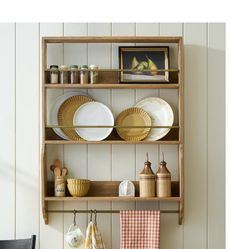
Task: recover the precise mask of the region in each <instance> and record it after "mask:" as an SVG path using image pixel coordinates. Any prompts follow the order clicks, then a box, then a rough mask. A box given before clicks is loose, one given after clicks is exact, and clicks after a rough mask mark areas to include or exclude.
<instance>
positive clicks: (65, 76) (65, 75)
mask: <svg viewBox="0 0 235 249" xmlns="http://www.w3.org/2000/svg"><path fill="white" fill-rule="evenodd" d="M59 70H60V84H67V83H69V71H68V67H67V66H66V65H61V66H60V67H59Z"/></svg>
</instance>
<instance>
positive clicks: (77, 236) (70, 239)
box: [65, 224, 85, 248]
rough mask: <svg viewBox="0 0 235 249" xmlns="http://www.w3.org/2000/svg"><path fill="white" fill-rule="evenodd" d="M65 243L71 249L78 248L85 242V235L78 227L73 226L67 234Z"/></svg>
mask: <svg viewBox="0 0 235 249" xmlns="http://www.w3.org/2000/svg"><path fill="white" fill-rule="evenodd" d="M65 241H66V242H67V243H68V245H69V246H70V247H73V248H78V247H80V246H82V245H83V244H84V242H85V238H84V235H83V233H82V231H81V230H80V229H79V228H78V226H77V225H75V224H72V225H70V227H69V230H68V232H67V233H66V234H65Z"/></svg>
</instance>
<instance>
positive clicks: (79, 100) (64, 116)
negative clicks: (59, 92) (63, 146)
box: [58, 96, 93, 140]
mask: <svg viewBox="0 0 235 249" xmlns="http://www.w3.org/2000/svg"><path fill="white" fill-rule="evenodd" d="M91 101H93V99H92V98H91V97H88V96H72V97H70V98H68V99H67V100H66V101H64V103H63V104H62V105H61V106H60V108H59V111H58V124H59V125H61V126H73V116H74V113H75V112H76V110H77V109H78V108H79V107H80V106H81V105H83V104H85V103H87V102H91ZM61 130H62V131H63V132H64V134H65V135H67V137H68V138H70V139H71V140H83V139H82V138H81V137H80V136H79V135H78V134H77V133H76V131H75V129H74V128H61Z"/></svg>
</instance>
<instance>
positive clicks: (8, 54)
mask: <svg viewBox="0 0 235 249" xmlns="http://www.w3.org/2000/svg"><path fill="white" fill-rule="evenodd" d="M0 34H1V39H0V54H1V57H2V58H4V59H2V60H1V62H0V68H1V74H2V76H1V77H2V79H1V83H0V84H1V89H2V90H1V93H0V113H1V122H0V129H1V130H2V131H3V132H2V135H1V140H0V148H1V150H0V203H1V204H0V221H1V223H2V224H5V225H4V226H3V225H0V240H1V239H14V236H15V25H14V24H13V23H10V24H0Z"/></svg>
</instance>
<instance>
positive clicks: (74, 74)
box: [70, 65, 78, 84]
mask: <svg viewBox="0 0 235 249" xmlns="http://www.w3.org/2000/svg"><path fill="white" fill-rule="evenodd" d="M70 83H71V84H77V83H78V66H77V65H71V66H70Z"/></svg>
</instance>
